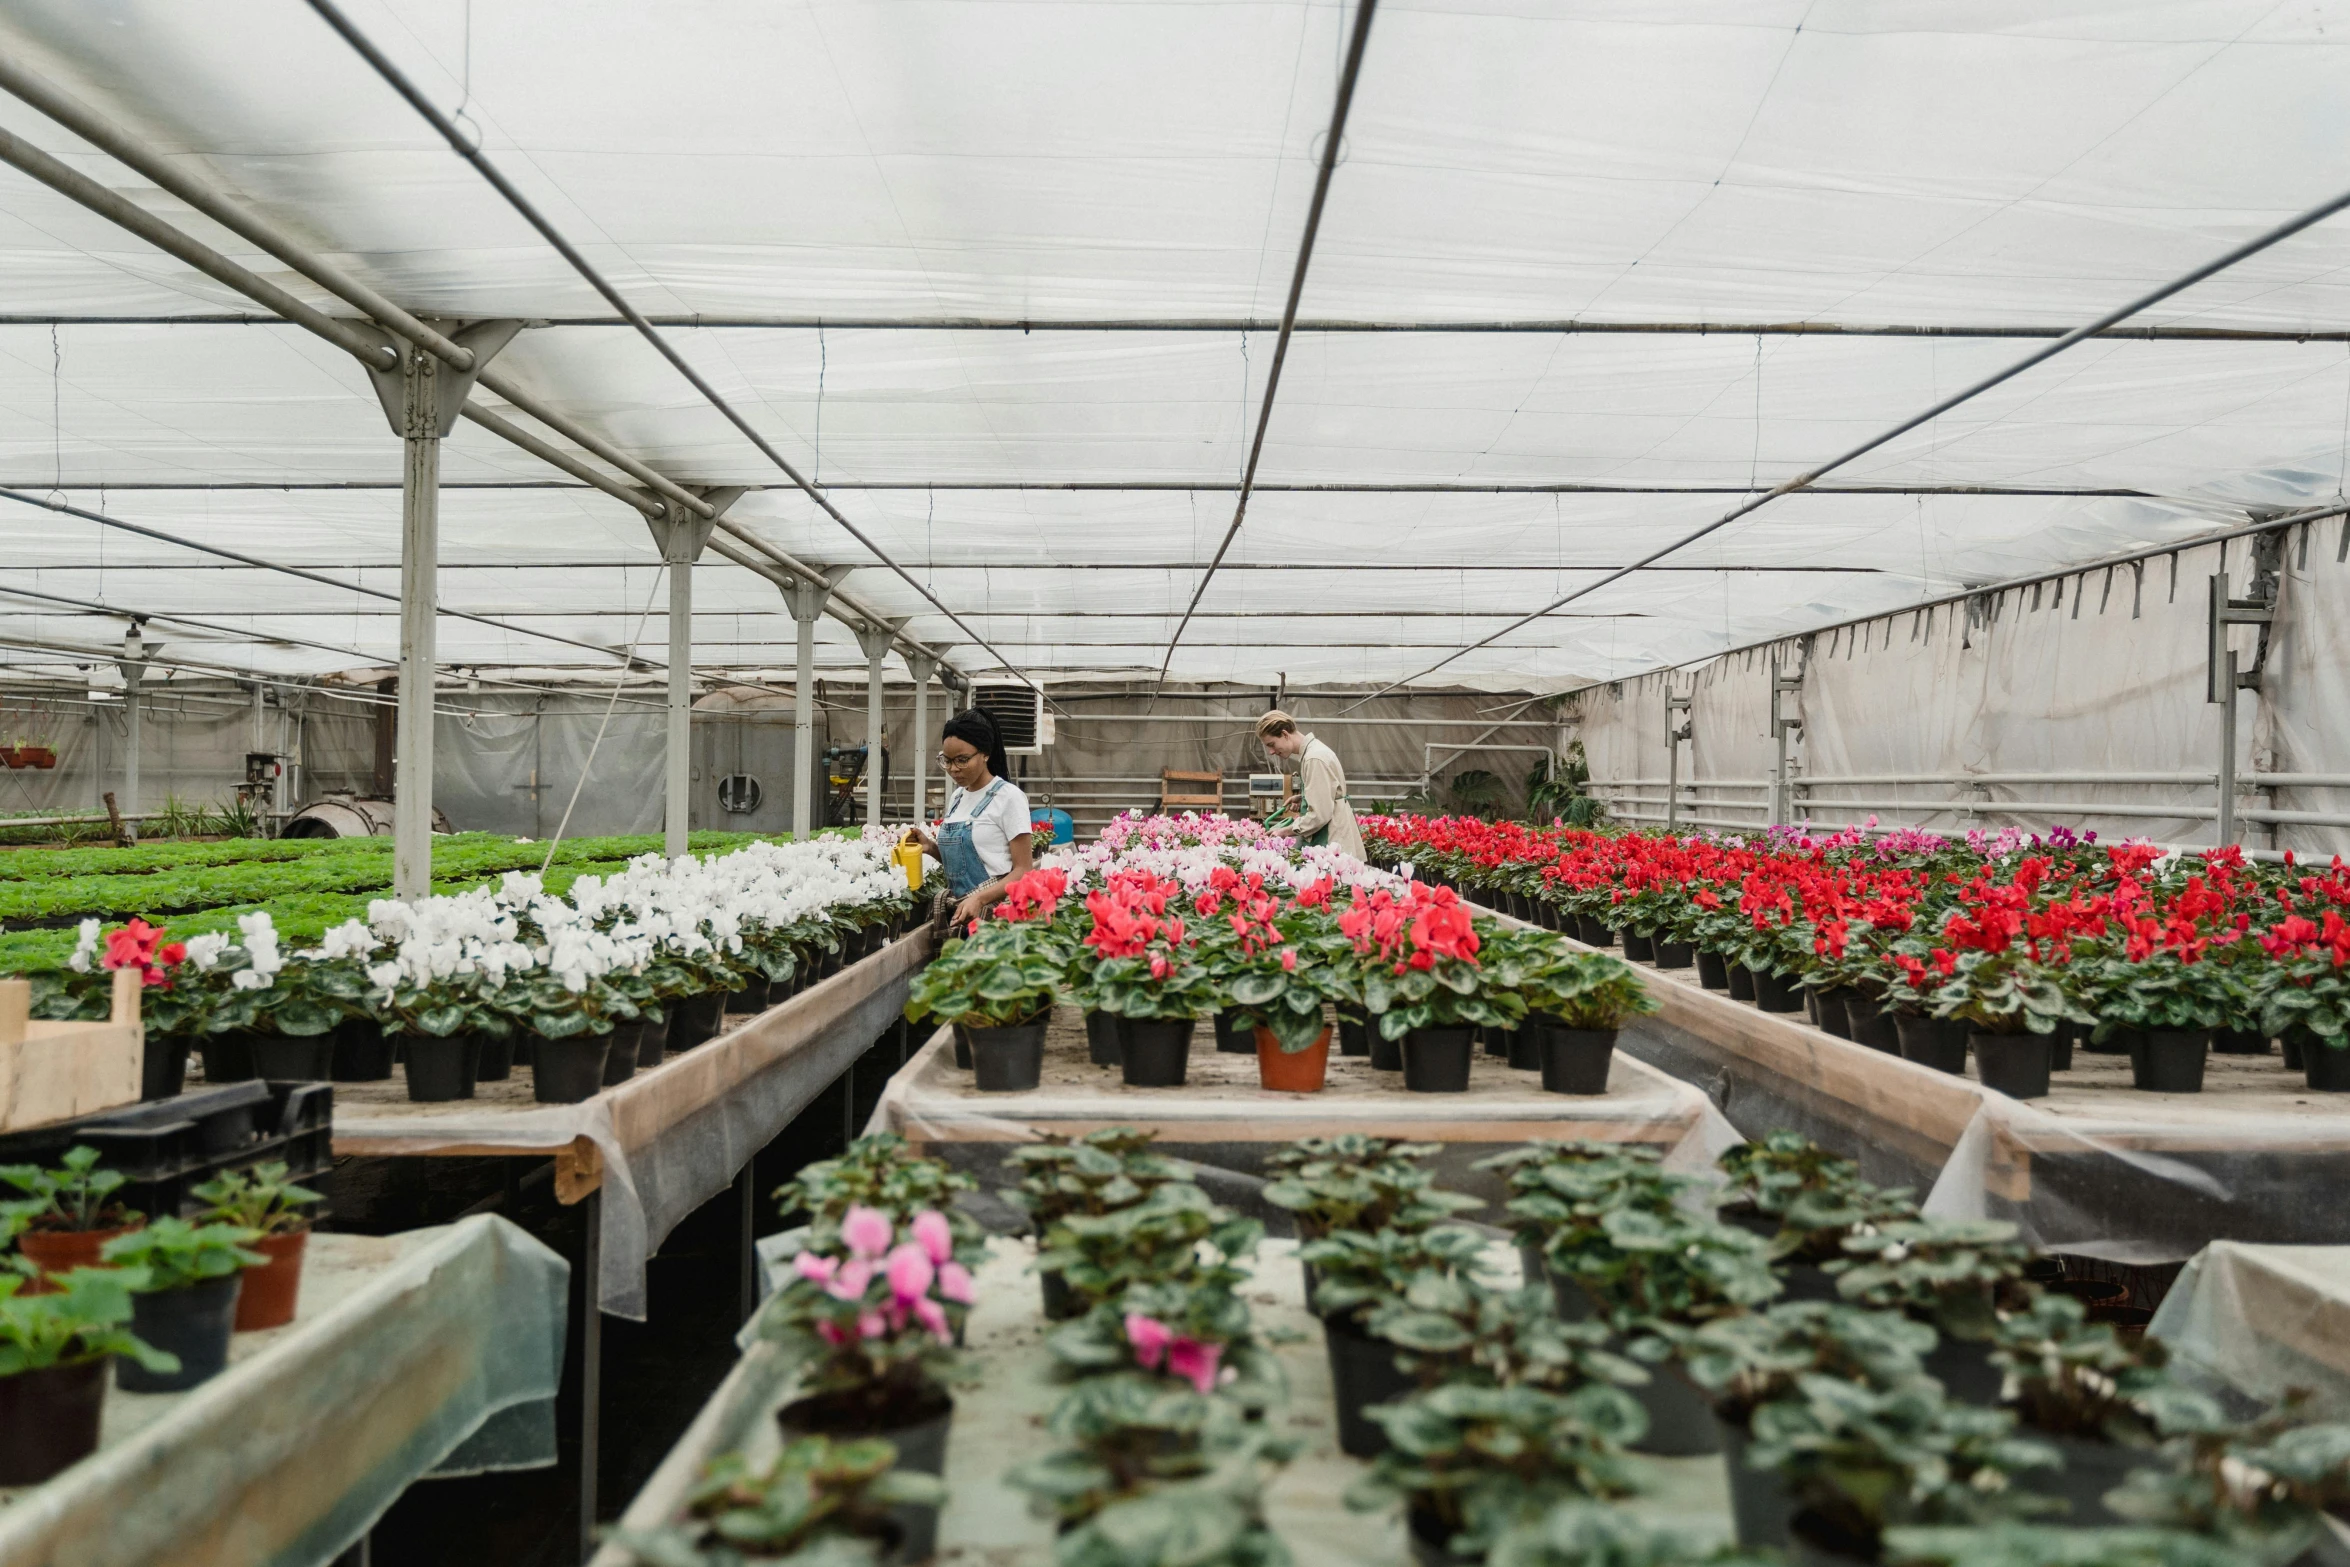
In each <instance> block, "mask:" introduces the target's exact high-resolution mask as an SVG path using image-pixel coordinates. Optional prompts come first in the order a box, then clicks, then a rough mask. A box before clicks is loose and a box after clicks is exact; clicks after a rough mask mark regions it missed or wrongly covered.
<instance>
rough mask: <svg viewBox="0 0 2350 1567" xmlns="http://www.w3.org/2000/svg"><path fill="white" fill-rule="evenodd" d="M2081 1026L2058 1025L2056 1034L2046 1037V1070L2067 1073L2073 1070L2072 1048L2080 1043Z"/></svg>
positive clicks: (2071, 1024) (2070, 1024) (2074, 1024)
mask: <svg viewBox="0 0 2350 1567" xmlns="http://www.w3.org/2000/svg"><path fill="white" fill-rule="evenodd" d="M2080 1039H2081V1025H2080V1024H2078V1023H2059V1024H2057V1025H2056V1032H2055V1033H2053V1034H2050V1035H2049V1036H2048V1070H2049V1071H2051V1072H2069V1071H2071V1070H2072V1069H2073V1046H2075V1045H2076V1044H2078V1043H2080Z"/></svg>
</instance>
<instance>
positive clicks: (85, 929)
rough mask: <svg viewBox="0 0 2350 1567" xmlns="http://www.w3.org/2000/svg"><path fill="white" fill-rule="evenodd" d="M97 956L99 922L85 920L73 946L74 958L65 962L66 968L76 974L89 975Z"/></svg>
mask: <svg viewBox="0 0 2350 1567" xmlns="http://www.w3.org/2000/svg"><path fill="white" fill-rule="evenodd" d="M97 956H98V922H97V921H96V920H84V921H82V923H81V929H80V932H79V934H78V937H77V939H76V940H75V941H74V944H73V956H72V957H70V958H67V959H66V960H65V966H66V967H67V968H69V969H72V970H73V971H74V972H75V973H76V974H87V973H88V972H90V963H91V961H92V960H93V959H95V958H96V957H97Z"/></svg>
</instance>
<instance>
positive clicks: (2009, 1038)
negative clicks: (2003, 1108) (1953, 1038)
mask: <svg viewBox="0 0 2350 1567" xmlns="http://www.w3.org/2000/svg"><path fill="white" fill-rule="evenodd" d="M1967 1045H1968V1047H1969V1048H1970V1049H1972V1050H1973V1051H1974V1053H1975V1074H1976V1076H1978V1077H1980V1078H1981V1079H1982V1081H1983V1086H1984V1087H1985V1088H1991V1089H1996V1090H1998V1091H1999V1092H2000V1093H2003V1094H2005V1095H2007V1097H2008V1098H2010V1099H2045V1098H2046V1097H2047V1096H2048V1060H2049V1056H2050V1054H2051V1052H2050V1050H2049V1047H2048V1036H2047V1035H2046V1034H1970V1035H1968V1036H1967Z"/></svg>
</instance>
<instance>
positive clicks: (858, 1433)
mask: <svg viewBox="0 0 2350 1567" xmlns="http://www.w3.org/2000/svg"><path fill="white" fill-rule="evenodd" d="M939 1403H940V1405H941V1406H943V1407H940V1408H938V1409H937V1410H936V1411H935V1412H927V1411H926V1412H924V1413H923V1414H922V1415H921V1417H920V1418H918V1419H914V1420H910V1421H908V1422H907V1423H906V1424H904V1425H899V1426H888V1427H879V1428H876V1427H874V1426H871V1425H857V1424H853V1423H848V1422H844V1421H841V1420H839V1419H837V1418H836V1417H835V1416H834V1415H833V1412H832V1411H831V1410H829V1409H828V1408H827V1407H826V1403H825V1400H823V1399H821V1398H803V1399H799V1400H797V1401H796V1402H793V1403H789V1404H786V1405H784V1406H783V1407H782V1408H781V1409H779V1410H777V1411H776V1412H775V1420H776V1423H777V1424H778V1425H780V1426H782V1427H783V1439H784V1440H785V1441H786V1442H790V1441H794V1440H796V1439H797V1438H800V1437H803V1436H829V1437H838V1438H855V1437H880V1438H881V1439H882V1440H883V1441H886V1442H888V1443H890V1444H891V1445H892V1446H894V1447H895V1448H896V1449H897V1450H898V1462H897V1467H898V1468H900V1469H904V1470H909V1471H911V1472H913V1473H915V1474H926V1475H935V1476H944V1475H945V1474H946V1468H947V1432H948V1430H949V1429H950V1428H951V1427H952V1426H953V1425H954V1423H955V1401H954V1400H953V1399H951V1398H948V1397H947V1396H946V1395H944V1394H941V1395H939ZM889 1516H890V1519H891V1521H892V1522H894V1523H895V1524H896V1525H897V1526H898V1529H899V1531H900V1534H901V1536H902V1539H903V1542H904V1543H903V1544H902V1545H901V1546H900V1547H899V1551H898V1556H899V1559H900V1560H902V1561H909V1562H919V1561H925V1560H928V1559H929V1558H930V1557H931V1556H933V1555H935V1554H937V1551H938V1509H937V1508H935V1507H916V1506H913V1505H912V1504H910V1503H903V1502H901V1503H900V1504H898V1505H897V1506H895V1507H892V1508H891V1509H890V1510H889Z"/></svg>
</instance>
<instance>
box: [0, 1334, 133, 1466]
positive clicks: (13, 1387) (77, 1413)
mask: <svg viewBox="0 0 2350 1567" xmlns="http://www.w3.org/2000/svg"><path fill="white" fill-rule="evenodd" d="M108 1364H109V1361H108V1359H107V1357H105V1356H103V1355H101V1356H100V1357H98V1358H97V1359H96V1360H85V1361H82V1362H80V1363H79V1364H70V1365H53V1366H44V1367H42V1368H41V1369H40V1370H38V1371H19V1372H18V1373H17V1374H16V1375H15V1376H12V1377H0V1485H39V1484H40V1483H41V1482H42V1481H44V1480H46V1479H48V1478H50V1477H51V1476H52V1475H59V1474H63V1473H64V1472H65V1471H66V1470H68V1469H70V1468H72V1467H73V1466H74V1465H75V1464H78V1463H80V1462H81V1461H82V1460H83V1459H85V1458H87V1457H89V1456H90V1455H91V1454H92V1453H94V1452H96V1451H97V1450H98V1417H99V1415H100V1413H101V1412H102V1411H103V1410H104V1409H105V1407H106V1367H107V1365H108Z"/></svg>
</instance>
